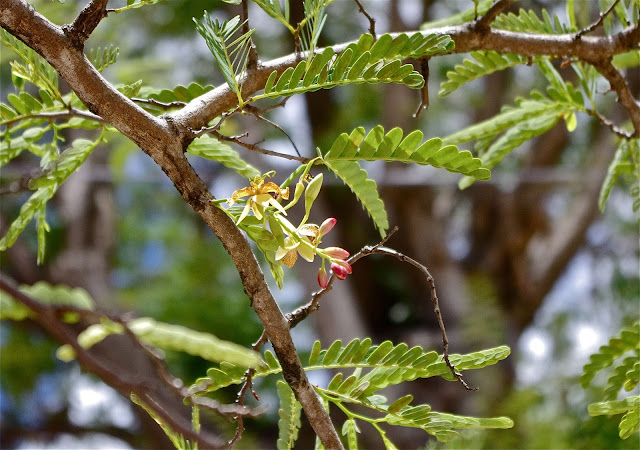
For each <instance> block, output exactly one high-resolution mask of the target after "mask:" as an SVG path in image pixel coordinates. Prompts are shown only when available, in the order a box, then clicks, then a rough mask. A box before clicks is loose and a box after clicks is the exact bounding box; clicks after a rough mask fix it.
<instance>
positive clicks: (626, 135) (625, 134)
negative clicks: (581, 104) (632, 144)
mask: <svg viewBox="0 0 640 450" xmlns="http://www.w3.org/2000/svg"><path fill="white" fill-rule="evenodd" d="M584 112H586V113H587V114H588V115H590V116H591V117H595V118H596V119H598V121H599V122H600V123H601V124H602V125H604V126H606V127H607V128H609V130H610V131H611V132H612V133H614V134H617V135H618V136H620V137H621V138H624V139H630V138H631V137H633V135H632V134H631V133H629V132H627V131H625V130H623V129H622V128H620V127H618V126H617V125H616V124H615V123H613V122H612V121H611V120H609V119H607V118H606V117H604V116H603V115H602V114H600V113H599V112H598V111H596V110H595V108H594V109H586V110H585V111H584Z"/></svg>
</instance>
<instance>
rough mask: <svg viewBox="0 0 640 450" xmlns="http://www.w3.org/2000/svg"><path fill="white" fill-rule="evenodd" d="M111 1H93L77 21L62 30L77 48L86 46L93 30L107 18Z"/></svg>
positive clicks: (83, 10) (81, 12)
mask: <svg viewBox="0 0 640 450" xmlns="http://www.w3.org/2000/svg"><path fill="white" fill-rule="evenodd" d="M108 1H109V0H91V1H90V2H89V3H88V4H87V6H85V7H84V8H83V9H82V11H80V14H78V17H76V20H74V21H73V23H72V24H71V25H65V26H64V27H63V28H62V29H63V30H64V32H65V34H66V35H67V36H68V37H69V39H71V41H72V42H73V43H74V45H75V46H76V47H77V48H82V47H83V46H84V41H86V40H87V39H89V36H90V35H91V33H93V30H95V28H96V27H97V26H98V24H99V23H100V21H101V20H102V19H103V18H105V17H107V2H108Z"/></svg>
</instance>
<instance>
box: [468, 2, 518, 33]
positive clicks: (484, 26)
mask: <svg viewBox="0 0 640 450" xmlns="http://www.w3.org/2000/svg"><path fill="white" fill-rule="evenodd" d="M513 1H514V0H498V1H497V2H495V3H494V4H493V5H491V8H489V11H487V12H486V13H485V15H484V16H482V17H481V18H480V19H478V20H477V21H476V23H475V25H474V27H475V29H476V30H477V31H478V32H479V33H486V32H488V31H489V30H490V28H491V24H492V23H493V21H494V20H495V18H496V17H497V16H498V14H500V13H502V12H503V11H504V10H505V9H507V8H508V7H509V6H511V5H512V4H513Z"/></svg>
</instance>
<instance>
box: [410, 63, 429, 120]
mask: <svg viewBox="0 0 640 450" xmlns="http://www.w3.org/2000/svg"><path fill="white" fill-rule="evenodd" d="M419 63H420V73H421V74H422V78H424V86H422V88H421V89H420V104H419V105H418V109H417V110H416V112H415V113H413V117H415V118H418V117H420V114H422V111H423V110H425V109H428V108H429V57H426V58H422V59H420V61H419Z"/></svg>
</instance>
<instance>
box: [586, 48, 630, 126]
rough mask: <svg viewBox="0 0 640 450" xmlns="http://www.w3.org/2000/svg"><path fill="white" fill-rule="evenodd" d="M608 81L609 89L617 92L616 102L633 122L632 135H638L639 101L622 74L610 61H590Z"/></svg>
mask: <svg viewBox="0 0 640 450" xmlns="http://www.w3.org/2000/svg"><path fill="white" fill-rule="evenodd" d="M591 64H592V65H593V66H594V67H595V68H596V69H597V70H598V72H600V74H602V76H603V77H605V78H606V79H607V81H609V85H610V86H611V89H612V90H614V91H615V92H616V93H617V94H618V102H619V103H620V104H621V105H622V106H623V107H624V109H626V110H627V112H628V113H629V117H630V118H631V123H632V124H633V128H634V132H633V137H640V103H638V101H637V100H636V99H635V97H634V96H633V93H632V92H631V88H630V87H629V84H628V83H627V81H626V80H625V78H624V76H622V74H621V73H620V71H619V70H618V69H616V67H615V66H614V65H613V63H612V62H611V58H609V59H608V60H607V61H604V62H602V61H597V62H596V61H594V62H592V63H591Z"/></svg>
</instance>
